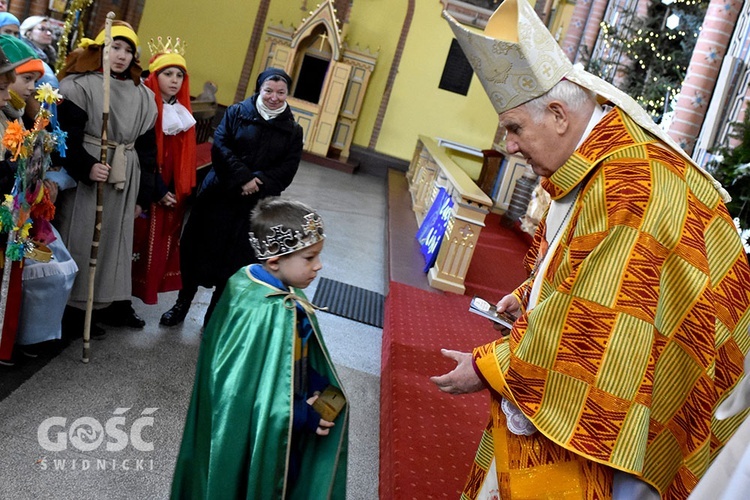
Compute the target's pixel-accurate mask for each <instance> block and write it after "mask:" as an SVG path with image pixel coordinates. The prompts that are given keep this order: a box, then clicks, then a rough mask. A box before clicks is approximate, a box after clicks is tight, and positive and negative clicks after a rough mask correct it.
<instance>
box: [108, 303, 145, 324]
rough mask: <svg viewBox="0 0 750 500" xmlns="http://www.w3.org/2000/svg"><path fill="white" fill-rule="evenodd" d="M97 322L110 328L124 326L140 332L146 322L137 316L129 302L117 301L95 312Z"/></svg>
mask: <svg viewBox="0 0 750 500" xmlns="http://www.w3.org/2000/svg"><path fill="white" fill-rule="evenodd" d="M96 319H97V321H101V322H102V323H104V324H105V325H110V326H126V327H128V328H135V329H138V330H140V329H141V328H143V327H144V326H146V322H145V321H144V320H143V318H141V317H140V316H138V315H137V314H136V312H135V309H133V304H132V303H131V302H130V301H129V300H117V301H115V302H112V304H111V305H109V306H108V307H105V308H104V309H99V310H98V311H96Z"/></svg>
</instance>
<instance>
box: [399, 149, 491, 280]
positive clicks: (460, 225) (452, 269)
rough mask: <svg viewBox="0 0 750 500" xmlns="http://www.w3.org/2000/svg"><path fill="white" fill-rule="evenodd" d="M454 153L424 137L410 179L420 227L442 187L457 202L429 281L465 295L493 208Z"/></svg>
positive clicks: (414, 209)
mask: <svg viewBox="0 0 750 500" xmlns="http://www.w3.org/2000/svg"><path fill="white" fill-rule="evenodd" d="M451 154H452V152H451V150H450V149H449V148H446V147H444V146H439V145H438V143H437V141H435V140H434V139H432V138H430V137H426V136H422V135H420V136H419V138H418V140H417V146H416V148H415V151H414V156H413V157H412V161H411V164H410V165H409V170H408V171H407V173H406V179H407V181H408V183H409V191H410V192H411V198H412V210H413V211H414V215H415V216H416V218H417V224H421V223H422V221H423V220H424V218H425V215H426V213H427V211H428V210H429V208H430V206H431V205H432V202H433V201H434V199H435V196H436V195H437V193H438V190H439V189H440V188H441V187H443V188H445V189H446V190H447V191H448V194H449V195H450V196H451V198H452V200H453V212H452V214H451V218H450V221H449V223H448V226H447V228H446V231H445V235H444V237H443V240H442V242H441V245H440V250H439V252H438V256H437V260H436V262H435V265H434V266H433V267H432V268H431V269H430V270H429V273H428V275H427V280H428V282H429V284H430V286H432V287H433V288H437V289H439V290H445V291H448V292H453V293H458V294H463V293H464V291H465V287H464V280H465V278H466V272H467V271H468V270H469V265H470V264H471V258H472V255H473V254H474V248H475V246H476V243H477V239H478V238H479V233H480V232H481V231H482V228H483V227H484V219H485V216H486V215H487V214H488V213H489V212H490V210H491V208H492V199H490V197H489V196H487V195H486V194H485V193H484V192H483V191H482V190H481V189H480V188H479V186H477V185H476V184H475V183H474V181H473V180H471V178H470V177H469V175H468V174H466V172H465V171H464V170H463V169H462V168H461V167H459V166H458V165H457V164H456V162H455V161H454V160H453V159H452V158H451ZM478 161H479V162H481V159H479V160H478Z"/></svg>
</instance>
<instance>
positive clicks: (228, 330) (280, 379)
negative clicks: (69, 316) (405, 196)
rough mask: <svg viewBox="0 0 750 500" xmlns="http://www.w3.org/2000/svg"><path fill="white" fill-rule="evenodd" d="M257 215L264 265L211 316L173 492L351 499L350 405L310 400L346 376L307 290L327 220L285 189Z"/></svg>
mask: <svg viewBox="0 0 750 500" xmlns="http://www.w3.org/2000/svg"><path fill="white" fill-rule="evenodd" d="M251 220H252V223H251V228H252V232H251V233H250V242H251V244H252V246H253V249H254V250H255V253H256V255H257V257H258V259H259V260H260V261H261V262H262V264H252V265H250V266H247V267H243V268H242V269H240V270H239V271H237V272H236V273H235V274H234V276H232V278H231V279H230V280H229V282H228V284H227V288H226V290H225V291H224V293H223V294H222V297H221V300H220V301H219V303H218V305H217V307H216V311H215V312H214V314H213V315H212V317H211V320H210V321H209V323H208V325H207V328H206V331H205V333H204V337H203V345H202V346H201V352H200V356H199V359H198V367H197V372H196V378H195V386H194V389H193V395H192V400H191V402H190V407H189V409H188V414H187V421H186V424H185V430H184V434H183V439H182V446H181V448H180V454H179V456H178V458H177V465H176V469H175V474H174V479H173V482H172V498H186V499H187V498H190V499H198V498H205V499H207V498H222V499H223V498H249V499H250V498H252V499H255V498H263V499H272V498H309V499H318V498H320V499H328V498H340V499H343V498H345V496H346V460H347V430H348V420H349V415H348V407H347V406H346V405H344V407H343V409H342V410H341V412H340V413H339V414H338V416H336V417H329V418H331V421H329V420H324V419H323V418H322V417H321V415H320V413H319V412H318V411H316V409H315V408H320V406H319V404H320V402H322V400H321V401H319V402H318V405H316V406H315V408H313V406H312V405H313V404H314V403H315V401H316V399H317V398H318V395H319V394H320V393H321V392H322V391H324V389H326V387H327V386H329V385H330V386H333V387H334V388H339V389H340V388H341V381H340V379H339V378H338V375H337V374H336V371H335V369H334V366H333V362H332V361H331V358H330V355H329V354H328V350H327V349H326V347H325V344H324V343H323V338H322V336H321V334H320V329H319V327H318V322H317V319H316V317H315V314H314V308H313V306H312V304H311V303H310V302H308V301H307V298H306V297H305V295H304V294H303V293H302V291H301V289H303V288H306V287H307V286H308V285H310V283H311V282H312V281H313V280H314V279H315V277H316V275H317V272H318V271H319V270H320V269H321V268H322V265H321V262H320V252H321V250H322V249H323V240H324V238H325V234H324V233H323V221H322V219H321V218H320V216H319V215H318V214H317V213H315V212H314V211H313V210H312V209H310V208H309V207H307V206H305V205H303V204H302V203H298V202H294V201H288V200H282V199H280V198H267V199H265V200H263V201H261V202H260V203H259V204H258V206H257V207H256V209H255V210H254V211H253V214H252V217H251ZM330 390H331V388H329V391H330ZM333 390H335V389H333ZM327 393H328V392H326V394H327ZM337 394H339V395H340V396H341V397H343V393H342V392H338V393H337ZM320 411H321V412H323V411H324V410H323V409H321V410H320Z"/></svg>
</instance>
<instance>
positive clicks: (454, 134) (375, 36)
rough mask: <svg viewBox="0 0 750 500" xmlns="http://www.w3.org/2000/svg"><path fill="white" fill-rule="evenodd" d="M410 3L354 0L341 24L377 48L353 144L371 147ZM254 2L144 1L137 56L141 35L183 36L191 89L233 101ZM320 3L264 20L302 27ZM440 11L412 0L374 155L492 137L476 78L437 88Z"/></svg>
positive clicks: (444, 42)
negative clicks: (465, 90)
mask: <svg viewBox="0 0 750 500" xmlns="http://www.w3.org/2000/svg"><path fill="white" fill-rule="evenodd" d="M407 3H408V2H407V0H367V1H362V0H359V1H356V2H353V4H352V10H351V14H350V22H349V24H348V25H347V26H345V27H344V34H345V37H346V38H345V41H346V42H347V43H348V44H349V45H352V46H354V45H356V44H359V46H360V47H361V48H369V49H370V50H371V51H372V52H379V55H378V61H377V65H376V68H375V71H374V72H373V74H372V76H371V78H370V84H369V86H368V89H367V93H366V95H365V101H364V102H363V107H362V113H361V115H360V120H359V122H358V124H357V129H356V131H355V135H354V144H356V145H357V146H361V147H368V146H369V143H370V138H371V136H372V132H373V127H374V125H375V120H376V118H377V114H378V110H379V107H380V103H381V99H382V96H383V94H384V92H385V87H386V82H387V79H388V72H389V70H390V67H391V62H392V60H393V56H394V54H395V51H396V47H397V44H398V39H399V36H400V33H401V28H402V26H403V23H404V18H405V16H406V9H407ZM258 4H259V0H232V1H228V0H213V1H211V2H206V1H205V0H203V1H198V0H147V1H146V3H145V7H144V11H143V16H142V18H141V23H140V26H139V33H138V34H139V36H140V37H141V39H142V40H143V43H142V50H143V54H144V55H143V57H142V59H144V60H148V57H149V53H148V48H147V45H146V41H147V40H148V39H150V38H151V37H154V38H155V37H156V36H158V35H162V36H167V35H170V36H172V37H175V36H179V37H181V38H183V39H185V40H187V42H188V47H187V53H186V59H187V62H188V70H189V73H190V84H191V85H190V87H191V88H190V91H191V94H193V95H197V94H199V93H200V92H201V91H202V89H203V83H204V82H205V81H206V80H211V81H214V82H216V84H217V85H218V87H219V91H218V94H217V100H218V102H219V103H220V104H223V105H229V104H232V103H233V102H234V95H235V92H236V89H237V85H238V83H239V79H240V74H241V70H242V65H243V63H244V61H245V55H246V52H247V47H248V44H249V42H250V35H251V34H252V27H253V24H254V22H255V14H256V12H257V10H258ZM317 4H318V3H317V2H315V1H314V0H313V1H311V0H308V1H307V7H308V10H307V11H302V10H301V6H302V5H303V2H302V0H274V1H272V2H271V5H270V7H269V12H268V16H267V18H266V24H267V25H268V24H273V25H278V24H283V25H284V26H295V27H296V26H299V24H300V22H301V20H302V19H303V18H304V17H307V16H308V11H309V10H311V9H313V8H315V6H316V5H317ZM441 9H442V5H441V3H440V1H439V0H416V10H415V15H414V19H413V21H412V25H411V29H410V33H409V36H408V38H407V42H406V46H405V50H404V54H403V55H402V59H401V65H400V67H399V72H398V75H397V77H396V80H395V83H394V87H393V90H392V93H391V99H390V102H389V107H388V110H387V112H386V114H385V118H384V121H383V124H382V128H381V132H380V135H379V139H378V142H377V144H376V146H375V150H376V151H377V152H379V153H383V154H387V155H390V156H394V157H397V158H400V159H403V160H410V159H411V157H412V153H413V151H414V146H415V145H416V141H417V136H418V135H419V134H425V135H428V136H434V137H444V138H446V139H450V140H452V141H456V142H460V143H464V144H468V145H471V146H474V147H477V148H487V147H490V145H491V143H492V139H493V137H494V134H495V128H496V126H497V116H496V115H495V113H494V111H493V110H492V107H491V105H490V102H489V99H488V98H487V96H486V95H485V93H484V91H483V90H482V87H481V85H480V83H479V81H478V80H477V79H476V77H474V79H473V81H472V84H471V88H470V89H469V94H468V95H467V96H462V95H459V94H455V93H452V92H447V91H444V90H440V89H438V83H439V82H440V76H441V74H442V71H443V66H444V64H445V59H446V56H447V54H448V49H449V47H450V41H451V39H452V38H453V36H452V33H451V31H450V28H449V27H448V24H447V23H446V22H445V20H443V19H442V17H440V12H441ZM263 42H264V41H262V43H261V46H260V47H259V49H258V53H257V54H256V56H255V57H256V59H255V65H254V67H253V72H252V77H251V81H250V83H249V85H248V91H249V93H252V91H253V87H254V85H255V83H254V82H255V75H257V73H258V71H259V70H260V64H261V61H260V58H261V57H262V54H263V48H264V46H263Z"/></svg>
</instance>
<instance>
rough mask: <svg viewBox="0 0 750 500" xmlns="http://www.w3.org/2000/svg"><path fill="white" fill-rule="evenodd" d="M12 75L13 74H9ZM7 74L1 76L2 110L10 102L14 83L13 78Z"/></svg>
mask: <svg viewBox="0 0 750 500" xmlns="http://www.w3.org/2000/svg"><path fill="white" fill-rule="evenodd" d="M9 73H10V74H11V75H12V74H13V73H12V72H9ZM11 75H8V74H7V73H6V74H4V75H0V108H2V107H3V106H5V105H6V104H8V101H10V84H11V83H13V77H12V76H11Z"/></svg>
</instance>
